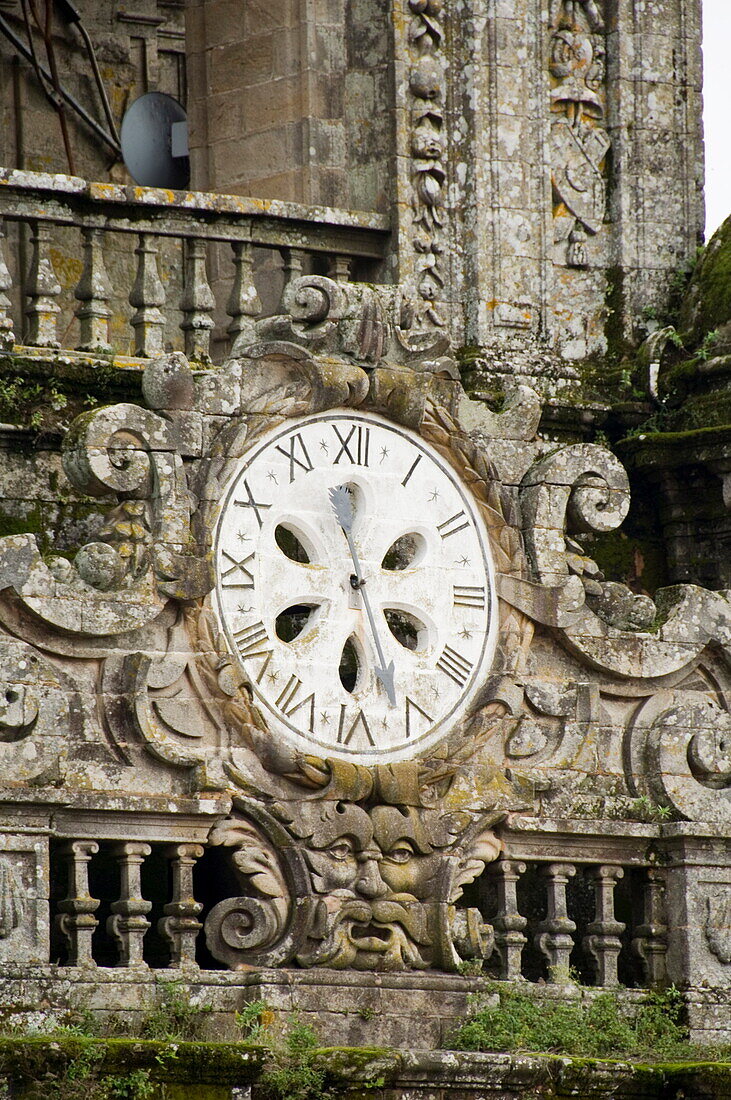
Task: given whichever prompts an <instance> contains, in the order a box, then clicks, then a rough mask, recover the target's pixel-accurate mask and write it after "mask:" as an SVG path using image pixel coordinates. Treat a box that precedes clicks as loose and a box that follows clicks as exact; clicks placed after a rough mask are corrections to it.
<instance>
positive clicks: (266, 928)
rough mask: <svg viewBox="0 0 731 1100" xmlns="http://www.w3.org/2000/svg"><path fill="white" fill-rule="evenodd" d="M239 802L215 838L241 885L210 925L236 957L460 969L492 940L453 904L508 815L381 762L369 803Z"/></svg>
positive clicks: (260, 961)
mask: <svg viewBox="0 0 731 1100" xmlns="http://www.w3.org/2000/svg"><path fill="white" fill-rule="evenodd" d="M355 793H357V791H356V792H355ZM425 794H426V797H427V799H428V798H429V794H428V792H425ZM384 799H389V801H383V800H384ZM402 800H410V801H411V802H417V805H411V804H409V801H402ZM237 806H238V811H239V812H238V813H237V814H236V815H235V816H233V817H231V818H229V819H227V820H226V821H224V822H223V823H222V824H221V825H219V826H216V828H215V829H214V831H213V833H212V835H211V843H212V844H214V845H225V846H226V847H229V848H231V849H232V855H231V859H232V862H233V865H234V867H235V870H236V873H237V876H238V878H239V880H240V882H241V884H242V889H243V890H244V895H243V896H242V897H240V898H228V899H226V900H225V901H222V902H220V903H219V904H218V905H217V906H215V907H214V909H213V910H212V911H211V913H210V914H209V916H208V919H207V921H206V926H205V928H206V937H207V942H208V946H209V949H210V950H211V952H212V953H213V954H214V956H215V957H216V958H218V959H220V960H221V961H223V962H226V963H227V965H229V966H230V967H234V968H235V967H239V966H250V965H257V966H262V965H265V966H272V965H281V964H282V963H296V964H297V965H299V966H302V967H308V968H309V967H314V966H327V967H331V968H334V969H355V970H377V971H382V970H413V969H417V970H423V969H426V968H428V967H437V968H440V969H446V970H455V969H456V968H457V966H458V965H459V962H460V961H461V960H462V959H465V958H471V957H487V956H489V954H490V952H491V951H492V947H493V940H492V931H491V929H490V928H488V927H487V926H485V925H484V923H483V921H482V919H481V917H480V915H479V913H477V912H476V911H473V910H460V909H458V908H456V903H457V902H458V900H459V898H460V896H461V893H462V888H463V886H465V885H466V884H467V883H469V882H472V881H473V880H474V879H475V878H476V877H477V876H478V875H479V874H480V873H481V872H482V871H483V870H484V867H485V864H486V863H487V862H491V861H492V860H494V859H495V858H497V856H498V854H499V851H500V842H499V841H498V840H497V838H496V837H495V834H494V832H493V826H494V824H495V822H496V819H497V818H499V817H500V816H501V815H495V814H493V815H491V816H488V815H483V816H482V817H480V816H479V815H473V814H469V813H464V812H453V813H446V814H445V813H444V812H443V811H442V810H439V809H435V808H433V807H431V806H428V805H423V804H421V799H420V795H419V788H418V784H417V782H416V773H415V771H414V769H413V768H406V767H401V768H394V769H388V768H383V769H382V771H381V773H380V776H379V778H378V779H377V781H376V784H375V787H373V788H372V789H371V792H370V794H369V795H368V796H367V797H366V798H364V799H363V800H362V801H361V802H356V801H353V800H350V801H345V800H341V799H334V798H327V797H326V798H317V799H315V800H312V801H305V802H304V803H302V802H300V803H291V802H290V803H278V804H275V805H273V806H272V807H271V808H270V809H269V810H268V811H264V810H263V809H262V808H261V807H260V806H257V805H256V804H255V803H251V802H248V801H247V802H244V801H243V800H237Z"/></svg>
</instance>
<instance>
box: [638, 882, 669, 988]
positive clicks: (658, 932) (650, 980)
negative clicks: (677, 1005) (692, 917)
mask: <svg viewBox="0 0 731 1100" xmlns="http://www.w3.org/2000/svg"><path fill="white" fill-rule="evenodd" d="M643 893H644V920H643V922H642V924H640V925H639V926H638V927H637V928H636V929H635V934H634V938H633V940H632V950H633V951H634V953H635V955H637V956H638V958H639V959H640V961H641V963H642V969H643V971H644V978H645V981H646V983H647V985H649V986H657V985H661V984H662V983H663V982H664V981H665V976H666V973H667V968H666V962H665V960H666V955H667V950H668V930H667V924H666V918H665V875H664V873H663V872H662V871H661V870H660V869H659V868H658V867H648V869H647V878H646V880H645V884H644V887H643Z"/></svg>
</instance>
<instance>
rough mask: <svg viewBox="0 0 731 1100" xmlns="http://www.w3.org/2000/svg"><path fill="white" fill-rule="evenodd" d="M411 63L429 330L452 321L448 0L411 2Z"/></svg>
mask: <svg viewBox="0 0 731 1100" xmlns="http://www.w3.org/2000/svg"><path fill="white" fill-rule="evenodd" d="M409 8H410V9H411V12H412V15H413V18H412V20H411V24H410V26H409V32H408V36H409V47H410V54H411V67H410V72H409V93H410V95H411V156H412V207H413V213H414V225H415V227H416V233H415V236H414V249H415V250H416V252H417V253H418V255H419V259H418V261H417V274H416V289H417V291H418V293H419V297H420V298H421V300H422V302H423V303H424V305H423V307H422V309H421V311H420V318H419V319H420V321H422V323H425V324H426V327H429V328H443V327H444V326H445V324H446V321H445V318H444V314H443V312H442V305H441V300H442V297H443V293H444V286H445V282H446V276H445V272H444V234H443V228H444V187H445V184H446V176H447V173H446V166H445V163H444V143H445V134H444V100H445V97H446V81H445V62H444V49H443V47H444V27H443V20H444V13H443V0H409Z"/></svg>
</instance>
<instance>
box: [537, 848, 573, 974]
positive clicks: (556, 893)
mask: <svg viewBox="0 0 731 1100" xmlns="http://www.w3.org/2000/svg"><path fill="white" fill-rule="evenodd" d="M541 874H542V876H543V877H544V878H545V880H546V891H547V902H548V913H547V917H546V920H544V921H541V923H540V924H539V926H538V934H537V936H536V946H537V947H538V949H539V951H541V953H542V954H543V955H544V957H545V958H546V959H547V960H548V980H549V982H559V983H563V984H565V983H566V982H567V981H568V980H569V957H570V955H571V952H572V950H573V947H574V936H573V933H574V932H575V931H576V925H575V924H574V922H573V921H572V920H570V919H569V915H568V911H567V908H566V886H567V884H568V881H569V879H571V878H573V877H574V875H575V874H576V868H575V867H574V866H573V864H571V863H549V864H548V866H547V867H542V868H541Z"/></svg>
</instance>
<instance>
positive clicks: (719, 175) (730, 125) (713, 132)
mask: <svg viewBox="0 0 731 1100" xmlns="http://www.w3.org/2000/svg"><path fill="white" fill-rule="evenodd" d="M730 53H731V0H703V70H704V73H703V75H704V89H703V101H704V107H703V124H704V129H705V141H706V239H708V238H709V237H710V236H711V235H712V234H713V232H714V230H716V229H717V228H718V227H719V225H720V224H721V222H722V221H723V220H724V218H727V217H728V215H729V214H731V65H729V54H730Z"/></svg>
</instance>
